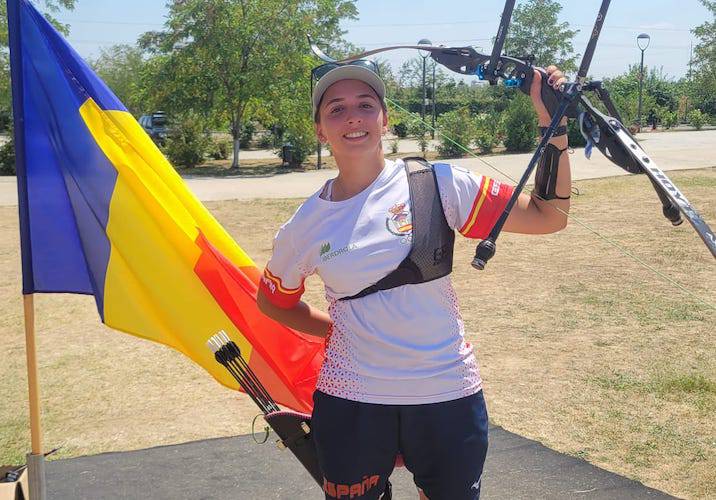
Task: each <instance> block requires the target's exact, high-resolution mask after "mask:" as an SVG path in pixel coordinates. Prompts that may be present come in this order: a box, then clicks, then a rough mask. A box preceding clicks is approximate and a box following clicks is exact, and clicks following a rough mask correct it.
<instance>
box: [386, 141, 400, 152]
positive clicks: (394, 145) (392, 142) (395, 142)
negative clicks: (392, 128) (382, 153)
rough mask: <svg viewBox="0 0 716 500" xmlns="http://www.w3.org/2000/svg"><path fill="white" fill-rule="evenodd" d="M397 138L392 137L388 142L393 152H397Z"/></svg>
mask: <svg viewBox="0 0 716 500" xmlns="http://www.w3.org/2000/svg"><path fill="white" fill-rule="evenodd" d="M398 142H399V141H398V139H397V138H396V139H392V140H391V141H390V142H389V143H388V144H390V152H391V153H393V154H396V153H397V152H398Z"/></svg>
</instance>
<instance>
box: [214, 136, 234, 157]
mask: <svg viewBox="0 0 716 500" xmlns="http://www.w3.org/2000/svg"><path fill="white" fill-rule="evenodd" d="M233 152H234V144H233V141H232V140H231V139H224V138H220V137H212V139H211V145H210V147H209V156H211V157H212V158H213V159H214V160H228V159H229V155H231V154H232V153H233Z"/></svg>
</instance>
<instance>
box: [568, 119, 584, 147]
mask: <svg viewBox="0 0 716 500" xmlns="http://www.w3.org/2000/svg"><path fill="white" fill-rule="evenodd" d="M567 142H568V143H569V147H570V148H579V147H582V146H586V145H587V140H586V139H585V138H584V136H583V135H582V131H581V130H579V122H578V121H577V120H569V122H568V123H567Z"/></svg>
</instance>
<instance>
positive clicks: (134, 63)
mask: <svg viewBox="0 0 716 500" xmlns="http://www.w3.org/2000/svg"><path fill="white" fill-rule="evenodd" d="M145 64H146V62H145V60H144V57H143V55H142V49H140V48H139V47H137V46H131V45H113V46H112V47H109V48H106V49H101V50H100V55H99V57H98V58H97V59H94V60H93V61H90V65H91V66H92V68H93V69H94V70H95V72H96V73H97V74H98V75H99V77H100V78H102V80H104V82H105V83H106V84H107V85H108V86H109V88H111V89H112V91H113V92H114V94H115V95H116V96H117V97H118V98H119V100H120V101H122V103H124V105H125V106H127V109H129V111H130V112H132V114H134V115H135V116H137V115H140V114H142V113H144V112H149V111H153V110H152V109H149V108H148V107H147V104H146V103H145V102H144V100H143V99H142V95H143V92H142V89H141V88H140V87H141V83H142V80H141V75H142V71H143V69H144V66H145Z"/></svg>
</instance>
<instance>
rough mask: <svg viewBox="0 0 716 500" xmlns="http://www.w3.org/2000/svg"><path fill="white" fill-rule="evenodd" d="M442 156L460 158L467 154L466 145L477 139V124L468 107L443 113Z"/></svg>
mask: <svg viewBox="0 0 716 500" xmlns="http://www.w3.org/2000/svg"><path fill="white" fill-rule="evenodd" d="M438 124H439V129H440V144H439V145H438V153H440V155H441V156H446V157H450V158H460V157H462V156H464V155H465V149H464V148H465V147H466V145H468V144H470V143H471V142H473V141H474V140H475V125H474V123H473V121H472V119H471V118H470V112H469V111H468V110H467V109H466V108H461V109H456V110H455V111H450V112H448V113H443V114H442V115H441V116H440V118H439V120H438Z"/></svg>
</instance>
